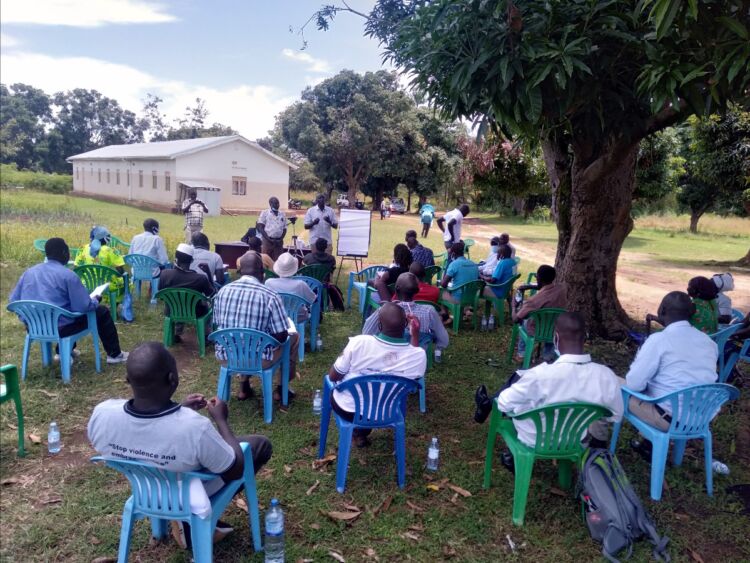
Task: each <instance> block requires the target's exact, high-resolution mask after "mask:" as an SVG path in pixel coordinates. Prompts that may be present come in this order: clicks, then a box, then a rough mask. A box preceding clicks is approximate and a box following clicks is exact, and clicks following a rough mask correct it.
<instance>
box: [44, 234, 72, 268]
mask: <svg viewBox="0 0 750 563" xmlns="http://www.w3.org/2000/svg"><path fill="white" fill-rule="evenodd" d="M44 255H45V256H46V257H47V260H54V261H56V262H60V264H67V263H68V260H70V249H69V248H68V245H67V244H66V242H65V240H63V239H61V238H59V237H54V238H51V239H48V240H47V242H45V243H44Z"/></svg>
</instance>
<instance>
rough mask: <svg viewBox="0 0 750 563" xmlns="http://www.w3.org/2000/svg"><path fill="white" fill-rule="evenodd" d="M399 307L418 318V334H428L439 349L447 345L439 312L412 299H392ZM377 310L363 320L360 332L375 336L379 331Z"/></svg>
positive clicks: (447, 338) (445, 333) (445, 332)
mask: <svg viewBox="0 0 750 563" xmlns="http://www.w3.org/2000/svg"><path fill="white" fill-rule="evenodd" d="M394 303H395V304H396V305H398V306H399V307H401V308H402V309H403V310H404V311H405V312H406V314H407V315H408V314H413V315H414V316H415V317H417V319H418V320H419V332H420V334H430V335H431V336H432V339H433V341H434V342H435V346H437V347H438V348H440V349H441V350H442V349H444V348H447V347H448V341H449V337H448V331H447V330H445V327H444V326H443V322H442V321H441V320H440V314H439V313H438V312H437V311H436V310H435V308H434V307H431V306H430V305H422V304H420V303H414V301H394ZM378 315H379V311H375V312H374V313H373V314H371V315H370V316H369V317H368V318H367V320H366V321H365V325H364V326H363V327H362V334H370V335H372V336H375V335H376V334H378V333H379V332H380V319H379V317H378Z"/></svg>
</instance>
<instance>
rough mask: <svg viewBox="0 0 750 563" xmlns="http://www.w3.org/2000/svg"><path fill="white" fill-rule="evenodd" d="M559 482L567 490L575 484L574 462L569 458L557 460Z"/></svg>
mask: <svg viewBox="0 0 750 563" xmlns="http://www.w3.org/2000/svg"><path fill="white" fill-rule="evenodd" d="M557 482H558V484H559V485H560V488H561V489H563V490H565V491H567V490H569V489H570V487H572V486H573V462H572V461H569V460H567V459H558V460H557Z"/></svg>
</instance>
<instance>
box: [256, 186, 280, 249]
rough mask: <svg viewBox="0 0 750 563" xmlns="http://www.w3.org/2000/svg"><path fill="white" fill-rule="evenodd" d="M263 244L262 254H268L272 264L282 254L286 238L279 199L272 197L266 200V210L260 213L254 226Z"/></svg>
mask: <svg viewBox="0 0 750 563" xmlns="http://www.w3.org/2000/svg"><path fill="white" fill-rule="evenodd" d="M255 227H256V228H257V229H258V234H259V235H260V240H261V241H262V243H263V246H262V250H261V252H263V254H268V255H269V256H270V257H271V258H272V259H273V260H274V262H275V261H276V259H277V258H278V257H279V256H280V255H281V253H282V252H284V237H285V236H286V215H284V212H283V211H279V199H278V198H276V197H272V198H271V199H269V200H268V209H266V210H264V211H263V212H261V214H260V216H259V217H258V222H257V223H256V224H255Z"/></svg>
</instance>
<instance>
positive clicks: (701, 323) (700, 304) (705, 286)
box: [687, 276, 719, 334]
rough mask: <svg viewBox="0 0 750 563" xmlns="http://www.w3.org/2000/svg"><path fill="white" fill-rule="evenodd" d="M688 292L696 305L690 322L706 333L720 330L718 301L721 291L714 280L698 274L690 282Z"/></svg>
mask: <svg viewBox="0 0 750 563" xmlns="http://www.w3.org/2000/svg"><path fill="white" fill-rule="evenodd" d="M687 293H688V295H689V296H690V299H691V300H692V301H693V305H695V312H694V313H693V316H692V317H691V318H690V324H691V325H693V326H694V327H695V328H697V329H698V330H700V331H701V332H705V333H706V334H713V333H715V332H716V331H717V330H719V307H718V305H717V303H716V296H717V295H718V294H719V292H718V290H717V289H716V286H715V285H714V282H712V281H711V280H710V279H708V278H706V277H703V276H696V277H694V278H692V279H691V280H690V281H689V282H688V286H687Z"/></svg>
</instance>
